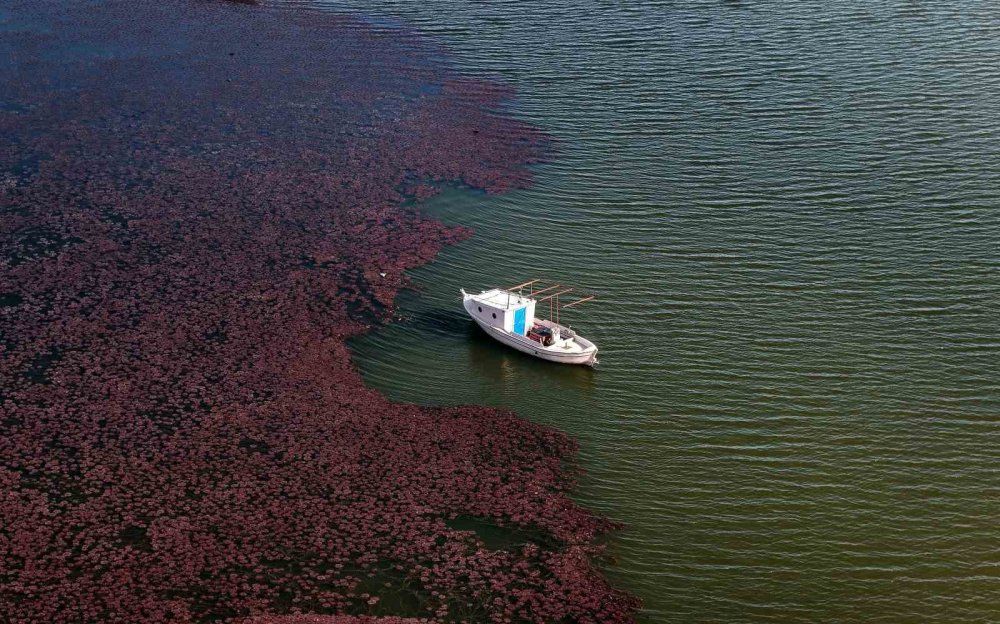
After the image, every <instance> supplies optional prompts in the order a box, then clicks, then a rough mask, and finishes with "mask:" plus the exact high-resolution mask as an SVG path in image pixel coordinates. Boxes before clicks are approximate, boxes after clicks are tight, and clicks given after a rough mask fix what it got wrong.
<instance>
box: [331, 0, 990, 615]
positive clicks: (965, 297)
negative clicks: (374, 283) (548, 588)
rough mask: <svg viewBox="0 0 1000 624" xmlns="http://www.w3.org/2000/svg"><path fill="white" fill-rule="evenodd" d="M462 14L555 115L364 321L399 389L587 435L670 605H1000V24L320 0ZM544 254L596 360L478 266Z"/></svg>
mask: <svg viewBox="0 0 1000 624" xmlns="http://www.w3.org/2000/svg"><path fill="white" fill-rule="evenodd" d="M326 4H328V5H329V6H330V7H332V8H335V9H337V10H348V11H356V12H360V13H364V14H367V15H372V14H375V15H376V16H377V18H376V19H383V20H385V23H386V24H387V26H386V27H394V26H393V25H394V24H397V23H406V24H410V25H412V26H413V27H415V28H417V29H419V30H421V31H424V32H427V33H429V34H431V35H432V36H434V37H437V38H438V39H439V40H440V41H441V42H442V43H443V45H444V46H445V47H446V48H447V49H448V51H449V52H450V53H451V54H453V55H454V56H455V58H456V59H457V60H456V63H458V65H459V66H460V67H461V68H463V69H465V70H468V71H469V72H470V73H472V72H476V73H482V72H485V73H487V74H491V75H493V76H495V77H497V78H499V79H501V80H504V81H506V82H508V83H510V84H512V85H513V86H515V87H516V89H517V91H518V94H519V97H518V99H517V100H516V101H515V102H513V103H512V104H511V106H512V108H513V110H514V111H515V112H516V113H517V114H518V115H520V116H521V117H523V118H524V119H526V120H528V121H530V122H532V123H534V124H537V125H539V126H541V127H542V128H544V129H545V130H547V131H549V132H551V133H552V134H554V135H555V136H556V137H557V140H558V146H557V152H556V153H555V154H554V157H553V159H552V161H551V162H550V163H547V164H545V165H543V166H541V167H539V168H538V170H537V184H536V185H535V186H534V187H533V188H531V189H530V190H526V191H518V192H514V193H510V194H506V195H502V196H485V195H481V194H477V193H473V192H469V191H461V190H453V191H449V192H447V193H445V194H444V195H442V196H440V197H438V198H435V199H434V200H432V201H431V202H429V203H428V204H427V206H426V209H427V211H428V212H429V213H431V214H433V215H435V216H437V217H439V218H441V219H442V220H444V221H446V222H448V223H461V224H465V225H470V226H472V227H473V228H475V230H476V235H475V237H474V238H472V239H471V240H469V241H468V242H465V243H463V244H461V245H459V246H457V247H453V248H449V249H447V250H446V251H445V252H444V253H443V254H442V255H441V256H440V257H439V258H438V259H437V260H436V261H435V262H433V263H432V264H430V265H428V266H426V267H423V268H421V269H420V270H418V271H415V272H413V275H412V277H413V279H414V281H415V283H416V284H418V285H419V286H420V288H421V290H420V292H419V293H416V294H408V295H406V296H404V297H403V298H402V299H401V301H400V304H401V314H402V316H403V317H404V318H403V320H402V321H400V322H397V323H396V324H394V325H392V326H391V327H388V328H386V329H384V330H382V331H380V332H377V333H374V334H372V335H370V336H368V337H366V338H365V339H363V340H361V341H359V342H357V343H356V344H355V349H356V353H357V357H356V361H357V363H358V366H359V367H360V368H361V370H362V371H363V373H364V374H365V377H366V379H367V380H368V382H369V383H371V384H374V385H375V386H377V387H379V388H380V389H382V390H384V391H385V392H387V393H388V394H389V395H390V396H391V397H393V398H395V399H399V400H404V401H415V402H418V403H429V404H454V403H487V404H492V405H501V406H506V407H510V408H512V409H514V410H516V411H517V412H518V413H519V414H521V415H522V416H524V417H525V418H528V419H531V420H534V421H538V422H544V423H547V424H551V425H553V426H556V427H558V428H560V429H562V430H564V431H567V432H569V433H570V434H571V435H573V436H574V437H575V438H576V439H578V440H579V441H580V443H581V447H582V448H581V454H580V461H581V465H582V467H583V468H584V469H585V470H586V471H587V473H586V475H585V476H584V477H583V478H582V479H581V482H580V486H579V488H578V490H577V495H578V499H579V500H580V501H581V502H583V503H584V504H585V505H587V506H589V507H590V508H592V509H595V510H598V511H599V512H601V513H604V514H607V515H609V516H611V517H613V518H615V519H617V520H621V521H623V522H625V523H626V524H627V528H626V529H625V530H623V531H621V532H620V533H617V534H615V535H613V536H611V538H610V553H611V554H612V555H613V556H614V559H615V561H614V562H605V563H604V564H602V565H604V566H605V568H606V570H607V573H608V574H609V576H610V577H611V579H612V581H613V582H614V583H615V584H616V585H617V586H619V587H622V588H623V589H627V590H629V591H632V592H635V593H637V594H638V595H640V596H641V597H642V598H643V600H644V601H645V604H646V610H645V612H644V614H643V619H644V620H645V621H649V622H654V621H655V622H717V621H724V622H737V621H782V622H786V621H787V622H793V621H802V622H812V621H865V622H876V621H883V622H902V621H925V622H973V621H995V620H997V619H1000V580H998V573H1000V570H998V560H997V557H996V546H997V529H996V527H997V525H998V521H1000V504H998V502H997V501H998V493H1000V451H998V448H1000V428H998V414H1000V384H998V381H997V380H998V378H1000V330H998V327H1000V312H998V305H1000V212H998V208H1000V205H998V200H997V189H998V188H1000V147H998V145H1000V143H998V132H1000V69H998V68H1000V45H998V43H997V42H998V41H1000V39H998V35H1000V22H997V21H996V20H995V14H994V12H993V11H992V10H990V9H989V7H987V6H986V5H983V4H979V3H973V2H955V3H949V4H944V3H941V4H936V5H934V6H927V5H923V4H918V3H913V2H901V1H898V2H887V3H880V4H878V5H877V6H873V7H862V6H860V5H858V4H856V3H849V2H833V3H825V4H816V3H807V2H795V1H790V2H783V3H772V4H768V5H766V6H765V5H758V4H755V3H743V2H698V3H676V2H652V1H647V2H639V3H630V4H628V5H627V6H622V5H619V4H618V3H597V2H590V3H577V4H576V5H574V6H573V7H567V6H564V5H563V3H555V2H537V3H530V4H525V3H517V4H516V5H507V6H498V5H495V4H489V5H481V6H480V5H468V4H466V3H445V4H444V5H443V6H442V5H440V4H438V5H435V6H434V7H433V8H432V7H424V6H423V5H419V4H414V3H403V2H395V3H388V4H385V5H381V6H380V7H378V8H373V7H372V6H370V5H369V4H368V3H366V2H361V1H346V2H326ZM532 277H548V278H551V279H555V280H558V281H561V282H568V283H571V284H573V285H576V286H579V287H580V288H581V289H582V290H592V291H596V292H598V294H599V299H598V300H597V301H596V302H595V303H593V304H592V305H589V304H588V305H586V306H583V307H582V308H581V309H580V310H578V311H575V312H573V313H572V314H567V319H568V320H569V321H570V322H571V323H572V324H573V325H574V326H575V327H576V328H577V329H578V330H579V331H580V332H581V333H583V334H584V335H586V336H588V337H590V338H592V339H593V340H595V341H596V342H597V343H598V344H599V345H600V347H601V349H602V357H601V366H600V368H599V370H597V371H591V370H589V369H583V368H561V367H558V366H554V365H550V364H545V363H542V362H538V361H535V360H532V359H530V358H528V357H525V356H522V355H520V354H518V353H516V352H514V351H511V350H507V349H505V348H504V347H502V346H500V345H499V344H495V343H493V342H491V341H489V339H488V338H486V337H485V336H484V335H482V334H481V333H480V332H478V331H477V330H476V329H475V328H474V326H473V325H472V324H471V322H469V321H468V320H467V319H465V318H464V317H463V314H462V309H461V305H460V301H459V297H458V289H459V288H460V287H465V288H466V289H475V288H486V287H490V286H496V285H503V284H514V283H518V282H521V281H524V280H525V279H528V278H532Z"/></svg>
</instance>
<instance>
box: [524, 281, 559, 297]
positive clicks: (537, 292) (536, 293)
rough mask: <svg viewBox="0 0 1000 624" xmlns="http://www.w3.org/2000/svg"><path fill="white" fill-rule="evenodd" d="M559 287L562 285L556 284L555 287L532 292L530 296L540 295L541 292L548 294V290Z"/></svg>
mask: <svg viewBox="0 0 1000 624" xmlns="http://www.w3.org/2000/svg"><path fill="white" fill-rule="evenodd" d="M560 286H562V284H556V285H555V286H549V287H548V288H543V289H541V290H536V291H534V292H532V293H531V296H532V297H534V296H536V295H540V294H542V293H543V292H548V291H550V290H554V289H556V288H559V287H560Z"/></svg>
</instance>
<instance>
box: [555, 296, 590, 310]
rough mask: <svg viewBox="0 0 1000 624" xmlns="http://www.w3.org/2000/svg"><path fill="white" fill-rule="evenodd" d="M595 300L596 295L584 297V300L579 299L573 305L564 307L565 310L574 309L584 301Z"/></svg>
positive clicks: (569, 304)
mask: <svg viewBox="0 0 1000 624" xmlns="http://www.w3.org/2000/svg"><path fill="white" fill-rule="evenodd" d="M594 298H596V295H591V296H589V297H584V298H583V299H577V300H576V301H574V302H572V303H567V304H566V305H564V306H563V307H564V308H572V307H573V306H575V305H576V304H578V303H583V302H584V301H590V300H591V299H594Z"/></svg>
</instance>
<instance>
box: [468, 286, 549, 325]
mask: <svg viewBox="0 0 1000 624" xmlns="http://www.w3.org/2000/svg"><path fill="white" fill-rule="evenodd" d="M469 312H470V314H472V316H473V318H475V319H476V320H478V321H481V322H482V323H485V324H486V325H489V326H491V327H497V328H499V329H502V330H504V331H508V332H511V333H514V334H518V335H520V336H527V335H528V331H529V330H530V329H531V328H532V327H533V326H534V324H535V300H534V299H530V298H528V297H525V296H523V295H521V294H520V293H516V292H511V291H509V290H501V289H499V288H494V289H492V290H487V291H484V292H483V293H482V294H480V295H477V296H476V301H475V305H474V306H473V307H472V309H471V310H469Z"/></svg>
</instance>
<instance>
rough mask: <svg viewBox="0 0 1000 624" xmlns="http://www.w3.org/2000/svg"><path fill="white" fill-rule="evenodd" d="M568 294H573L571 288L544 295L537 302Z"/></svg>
mask: <svg viewBox="0 0 1000 624" xmlns="http://www.w3.org/2000/svg"><path fill="white" fill-rule="evenodd" d="M568 292H573V289H572V288H567V289H566V290H560V291H559V292H557V293H552V294H551V295H546V296H544V297H542V298H541V299H539V300H538V301H545V300H546V299H551V298H552V297H558V296H559V295H565V294H566V293H568Z"/></svg>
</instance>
